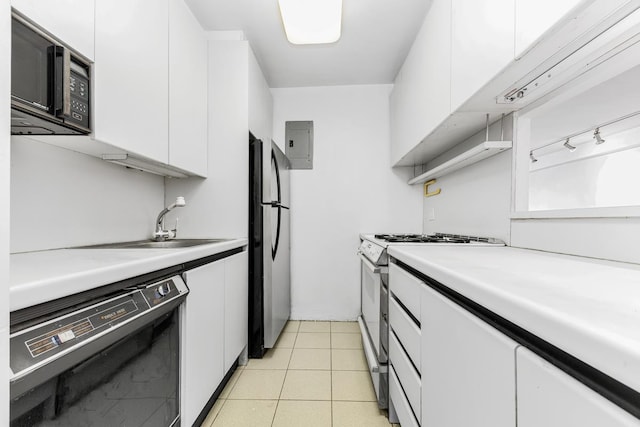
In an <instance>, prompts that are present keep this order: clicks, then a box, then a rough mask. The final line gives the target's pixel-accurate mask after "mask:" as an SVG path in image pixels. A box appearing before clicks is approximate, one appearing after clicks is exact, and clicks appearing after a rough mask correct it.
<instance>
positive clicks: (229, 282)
mask: <svg viewBox="0 0 640 427" xmlns="http://www.w3.org/2000/svg"><path fill="white" fill-rule="evenodd" d="M247 257H248V255H247V251H243V252H240V253H238V254H235V255H232V256H230V257H227V258H223V259H221V260H218V261H215V262H212V263H210V264H206V265H203V266H201V267H197V268H194V269H192V270H188V271H187V272H185V273H184V279H185V282H186V283H187V287H188V288H189V295H187V300H186V302H185V305H184V310H183V312H184V315H183V317H182V318H183V320H184V323H183V328H182V334H183V335H182V363H181V365H182V369H181V372H182V380H181V381H182V383H181V390H182V398H181V413H182V415H181V417H182V425H184V426H191V425H193V423H194V422H195V421H196V419H197V418H198V415H200V412H202V410H203V409H204V407H205V405H206V404H207V402H208V401H209V399H210V398H211V396H212V395H213V393H214V392H215V391H216V389H217V388H218V386H219V385H220V383H221V382H222V380H223V378H224V375H225V374H226V373H227V372H228V371H229V368H231V366H232V365H233V363H234V362H235V360H236V359H237V358H238V356H239V355H240V354H241V353H242V351H243V350H244V348H245V347H246V345H247V334H248V332H247V329H248V326H247V322H248V312H247V310H248V298H249V296H248V282H247V269H248V260H247Z"/></svg>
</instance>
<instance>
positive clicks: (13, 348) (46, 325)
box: [10, 276, 189, 380]
mask: <svg viewBox="0 0 640 427" xmlns="http://www.w3.org/2000/svg"><path fill="white" fill-rule="evenodd" d="M188 292H189V291H188V289H187V286H186V285H185V283H184V281H183V280H182V278H181V277H180V276H173V277H171V278H169V279H165V280H162V281H160V282H156V283H153V284H151V285H147V286H144V287H141V288H135V289H126V290H123V293H121V294H120V295H118V296H115V297H113V298H110V299H108V300H106V301H101V302H98V303H96V304H94V305H90V306H88V307H85V308H82V309H79V310H77V311H74V312H71V313H68V314H65V315H62V316H60V317H58V318H55V319H53V320H49V321H46V322H43V323H40V324H37V325H35V326H33V327H31V328H27V329H24V330H21V331H19V332H17V333H15V334H12V335H11V336H10V366H11V370H12V371H13V374H14V375H13V376H12V380H14V379H17V378H19V377H21V376H23V375H26V373H28V372H30V371H32V370H35V369H38V368H39V367H41V366H43V365H45V364H47V363H50V362H52V361H53V360H55V359H57V358H59V357H62V356H63V355H65V354H68V353H69V352H71V351H73V350H74V349H75V348H76V347H78V348H79V347H81V346H83V345H85V344H86V343H89V342H91V341H93V340H96V339H98V338H100V337H102V336H104V335H106V334H108V333H110V332H113V331H115V330H117V329H118V328H120V327H121V326H125V325H127V324H128V323H131V322H133V321H136V320H138V319H140V318H142V317H144V316H145V315H146V314H148V313H150V312H152V311H153V310H155V309H156V308H159V307H160V306H163V305H165V304H167V303H169V302H172V301H174V300H176V299H178V298H180V297H181V296H183V295H185V294H187V293H188Z"/></svg>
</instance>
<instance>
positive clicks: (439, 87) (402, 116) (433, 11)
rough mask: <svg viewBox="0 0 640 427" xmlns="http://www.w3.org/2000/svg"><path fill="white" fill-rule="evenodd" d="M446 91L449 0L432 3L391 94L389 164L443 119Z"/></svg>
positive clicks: (448, 83)
mask: <svg viewBox="0 0 640 427" xmlns="http://www.w3.org/2000/svg"><path fill="white" fill-rule="evenodd" d="M450 90H451V0H443V1H434V2H433V4H432V5H431V8H430V9H429V12H428V14H427V17H426V19H425V21H424V23H423V25H422V28H421V29H420V31H419V32H418V35H417V37H416V40H415V41H414V43H413V46H412V47H411V50H410V51H409V55H407V59H406V60H405V62H404V64H403V66H402V68H401V69H400V72H399V73H398V76H397V77H396V80H395V84H394V88H393V92H392V93H391V98H390V104H391V105H390V108H391V164H392V165H394V164H396V163H397V162H399V161H400V160H401V159H402V158H403V157H404V156H405V155H406V154H407V153H409V152H410V151H411V150H412V149H413V148H414V147H416V146H417V145H418V144H419V143H420V142H421V141H422V140H423V139H424V138H425V137H426V136H427V135H429V134H430V133H431V132H432V131H433V130H434V129H435V128H436V127H437V126H438V125H439V124H440V123H442V121H443V120H444V119H445V118H447V116H448V115H449V113H450V112H451V103H450V98H451V94H450Z"/></svg>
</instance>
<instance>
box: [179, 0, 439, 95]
mask: <svg viewBox="0 0 640 427" xmlns="http://www.w3.org/2000/svg"><path fill="white" fill-rule="evenodd" d="M186 2H187V4H189V6H190V7H191V9H192V10H193V12H194V14H195V16H196V17H197V18H198V20H199V21H200V23H201V24H202V26H203V27H204V28H205V29H206V30H213V31H215V30H242V31H243V32H244V34H245V36H246V38H247V40H249V43H250V44H251V47H252V49H253V51H254V52H255V54H256V57H257V58H258V62H259V63H260V66H261V67H262V71H263V72H264V74H265V77H266V79H267V81H268V82H269V85H270V86H271V87H302V86H327V85H350V84H379V83H392V82H393V80H394V78H395V76H396V74H397V72H398V70H399V68H400V66H401V65H402V63H403V61H404V58H405V57H406V56H407V52H408V51H409V48H410V47H411V44H412V43H413V40H414V39H415V36H416V34H417V32H418V30H419V29H420V25H421V24H422V22H423V20H424V17H425V15H426V13H427V10H428V9H429V6H430V4H431V0H344V1H343V16H342V37H341V38H340V40H339V41H338V42H337V43H334V44H328V45H309V46H296V45H292V44H290V43H289V42H288V41H287V38H286V36H285V33H284V28H283V27H282V21H281V19H280V12H279V10H278V1H277V0H186Z"/></svg>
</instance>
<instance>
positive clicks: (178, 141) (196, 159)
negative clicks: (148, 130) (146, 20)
mask: <svg viewBox="0 0 640 427" xmlns="http://www.w3.org/2000/svg"><path fill="white" fill-rule="evenodd" d="M207 53H208V49H207V39H206V38H205V34H204V31H203V30H202V28H201V27H200V24H199V23H198V21H197V20H196V18H195V17H194V16H193V14H192V13H191V10H190V9H189V7H188V6H187V5H186V4H185V2H184V0H169V164H170V165H172V166H176V167H178V168H180V169H184V170H187V171H190V172H193V173H195V174H197V175H200V176H203V177H206V176H207V70H208V60H207Z"/></svg>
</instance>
